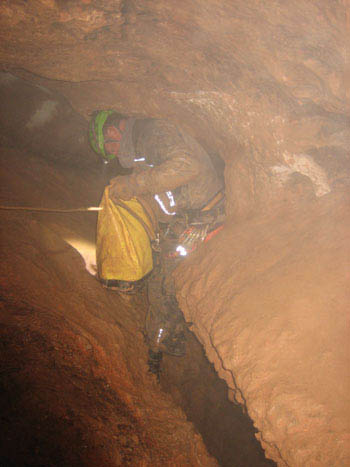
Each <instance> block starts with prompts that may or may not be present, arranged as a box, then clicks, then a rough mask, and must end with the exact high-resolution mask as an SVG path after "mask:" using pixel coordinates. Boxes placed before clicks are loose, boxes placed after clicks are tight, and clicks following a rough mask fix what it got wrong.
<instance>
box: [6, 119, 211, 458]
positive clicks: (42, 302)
mask: <svg viewBox="0 0 350 467" xmlns="http://www.w3.org/2000/svg"><path fill="white" fill-rule="evenodd" d="M77 128H79V126H77ZM24 157H25V158H26V159H25V163H23V158H24ZM0 168H1V188H0V201H1V202H0V204H1V206H3V205H9V200H11V202H12V203H13V204H14V205H17V206H35V207H44V208H52V209H54V208H56V209H59V208H62V209H64V208H72V207H80V206H87V205H89V204H92V205H95V204H96V201H97V200H98V199H99V198H100V195H101V191H102V188H103V185H102V183H101V182H102V180H101V179H100V177H99V173H98V172H96V171H93V170H91V168H89V169H88V170H85V171H84V170H82V169H81V168H79V170H78V171H77V170H74V169H73V168H72V167H70V166H68V167H67V166H61V167H60V166H58V165H57V164H56V163H55V162H53V161H50V160H45V159H43V158H42V157H40V156H35V155H33V154H28V153H23V151H20V150H16V149H13V148H12V149H11V148H7V147H5V146H1V161H0ZM13 204H12V205H13ZM95 226H96V213H94V212H74V213H62V212H61V213H58V212H32V211H4V210H2V211H1V229H0V240H1V241H0V252H1V258H2V261H1V265H0V270H1V280H0V297H1V298H0V368H1V375H0V412H1V434H2V436H1V439H0V464H1V465H3V466H9V467H11V466H20V465H47V466H49V465H50V466H62V465H63V466H68V465H69V466H89V467H90V466H91V467H94V466H98V465H101V466H106V467H116V466H124V465H133V466H134V465H135V466H164V465H169V466H171V465H193V466H208V467H209V466H210V467H211V466H213V467H214V466H216V465H217V462H216V460H215V459H214V458H212V457H211V456H209V455H208V453H207V451H206V448H205V446H204V444H203V441H202V438H201V437H200V436H199V435H198V433H197V432H196V431H195V429H194V427H193V426H192V425H191V424H190V423H189V422H188V421H187V419H186V417H185V415H184V413H183V412H182V411H181V410H180V409H179V408H178V407H176V406H175V405H174V403H173V401H172V400H171V398H170V396H167V395H166V394H165V393H164V392H162V391H161V390H160V387H159V384H158V383H157V381H156V379H155V377H154V376H153V375H150V373H149V372H148V365H147V346H146V344H145V342H144V336H143V332H142V331H143V323H144V319H145V312H146V308H145V303H146V297H145V296H144V295H140V296H138V297H134V298H133V297H131V299H130V298H129V299H128V298H124V299H123V298H122V297H120V296H119V294H113V293H110V292H109V291H107V290H105V289H103V288H102V287H101V285H100V284H99V282H98V281H97V280H96V278H95V277H94V276H93V275H92V274H89V272H88V271H87V270H86V264H85V262H84V257H85V258H86V254H87V253H88V252H89V248H91V249H93V248H92V247H93V246H94V234H95ZM71 245H74V248H72V246H71ZM79 253H81V254H79Z"/></svg>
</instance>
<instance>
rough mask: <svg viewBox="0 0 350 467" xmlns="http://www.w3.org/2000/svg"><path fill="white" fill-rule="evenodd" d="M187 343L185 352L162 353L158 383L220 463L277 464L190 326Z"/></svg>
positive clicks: (237, 465)
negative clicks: (178, 353)
mask: <svg viewBox="0 0 350 467" xmlns="http://www.w3.org/2000/svg"><path fill="white" fill-rule="evenodd" d="M186 344H187V352H186V356H184V357H171V356H167V355H165V356H164V359H163V369H162V373H161V376H160V384H161V387H162V389H163V390H164V391H165V392H167V393H169V394H170V395H171V396H172V398H173V400H174V401H175V403H176V404H177V405H178V406H180V407H181V409H182V410H183V411H184V412H185V414H186V416H187V419H188V420H189V421H190V422H192V423H193V424H194V426H195V428H196V430H197V431H198V432H199V433H200V434H201V436H202V437H203V440H204V442H205V444H206V447H207V449H208V451H209V453H210V454H211V455H212V456H214V457H215V458H216V459H217V460H218V462H219V465H221V466H223V467H226V466H227V467H228V466H235V467H255V466H256V467H260V466H261V467H267V466H274V465H276V464H275V463H274V462H273V461H271V460H268V459H266V458H265V455H264V451H263V449H262V447H261V445H260V443H259V442H258V441H257V439H256V438H255V433H256V432H257V431H256V429H255V428H254V425H253V422H252V420H251V419H250V418H249V416H248V415H247V414H246V413H245V411H244V410H243V408H242V407H241V406H240V405H235V404H233V403H232V402H230V401H229V399H228V397H227V394H228V387H227V385H226V383H225V382H224V381H223V380H222V379H220V378H219V376H218V375H217V373H216V371H215V369H214V367H213V365H212V364H211V363H210V362H209V361H208V359H207V358H206V356H205V353H204V349H203V347H202V345H201V344H200V342H199V341H198V339H197V338H196V337H195V335H194V334H193V333H192V332H191V331H189V330H187V331H186Z"/></svg>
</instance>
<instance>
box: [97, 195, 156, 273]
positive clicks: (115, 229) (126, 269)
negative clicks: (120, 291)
mask: <svg viewBox="0 0 350 467" xmlns="http://www.w3.org/2000/svg"><path fill="white" fill-rule="evenodd" d="M122 206H124V207H122ZM100 207H101V208H102V210H101V211H99V214H98V222H97V240H96V260H97V268H98V275H99V277H100V278H101V279H105V280H113V279H114V280H123V281H137V280H139V279H142V278H143V277H144V276H145V275H146V274H148V273H149V272H150V271H151V270H152V268H153V259H152V248H151V242H150V235H151V236H152V238H154V237H155V232H154V228H153V226H152V223H151V220H150V218H149V216H148V215H147V213H146V211H145V210H144V208H143V206H142V205H141V203H140V202H139V201H138V200H137V199H136V198H133V199H131V200H130V201H121V202H120V204H119V203H117V204H115V203H114V202H113V201H112V200H111V199H110V198H109V194H108V187H107V188H106V189H105V191H104V194H103V198H102V201H101V204H100Z"/></svg>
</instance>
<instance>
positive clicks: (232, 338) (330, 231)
mask: <svg viewBox="0 0 350 467" xmlns="http://www.w3.org/2000/svg"><path fill="white" fill-rule="evenodd" d="M349 206H350V204H349V197H348V193H347V194H346V195H344V194H343V193H339V194H334V195H328V196H327V197H324V198H322V199H321V200H319V201H314V202H313V203H310V204H307V205H305V206H303V207H300V208H299V209H297V210H295V211H294V212H292V211H291V212H289V213H286V214H284V215H281V214H280V215H278V216H276V217H275V218H267V217H264V216H260V217H256V218H254V219H252V220H250V221H247V222H244V223H243V224H239V225H231V226H226V227H225V229H224V231H222V232H221V233H220V234H219V235H218V237H217V238H215V239H213V241H212V242H211V244H208V246H207V247H206V249H205V255H204V254H203V253H204V251H202V252H198V254H197V255H195V257H193V259H190V261H189V262H190V263H191V264H189V263H187V264H186V265H185V264H184V265H183V267H181V268H180V270H179V271H178V274H177V284H178V287H179V288H180V290H181V292H180V295H179V297H178V298H179V299H180V306H181V308H182V310H183V311H184V313H185V316H186V319H187V320H188V321H192V322H194V323H195V324H194V326H195V330H194V332H195V333H196V335H197V336H198V337H199V339H200V341H201V342H202V344H203V345H204V347H205V349H206V352H207V355H208V358H209V359H210V360H211V361H213V362H214V363H215V368H216V370H217V371H218V373H219V375H220V376H221V377H223V378H225V379H226V381H227V383H228V385H229V387H230V388H231V389H232V390H233V392H234V393H235V396H236V399H237V400H239V401H241V402H244V403H245V404H246V406H247V408H248V413H249V415H250V417H251V418H252V419H253V420H254V424H255V426H256V427H257V428H258V430H259V435H258V438H259V439H260V441H261V442H262V445H263V447H264V449H265V452H266V454H267V456H268V457H271V458H273V459H274V460H276V461H277V462H278V464H279V465H298V466H305V465H307V466H320V465H324V466H329V465H332V466H333V465H334V466H336V465H337V466H345V465H348V464H349V454H350V452H349V428H350V426H349V425H350V417H349V415H350V396H349V395H350V378H349V367H350V340H349V314H348V310H349V300H350V289H349V279H350V277H349V271H350V268H349V264H350V250H349V245H350V233H349V232H350V217H349ZM214 258H215V259H214ZM214 262H215V266H213V264H214Z"/></svg>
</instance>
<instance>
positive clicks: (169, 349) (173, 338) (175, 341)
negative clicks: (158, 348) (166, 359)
mask: <svg viewBox="0 0 350 467" xmlns="http://www.w3.org/2000/svg"><path fill="white" fill-rule="evenodd" d="M162 349H163V352H165V353H167V354H168V355H172V356H174V357H183V356H184V355H186V338H185V333H184V332H183V331H180V332H177V333H175V334H169V335H168V336H166V337H165V339H164V340H163V341H162Z"/></svg>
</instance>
